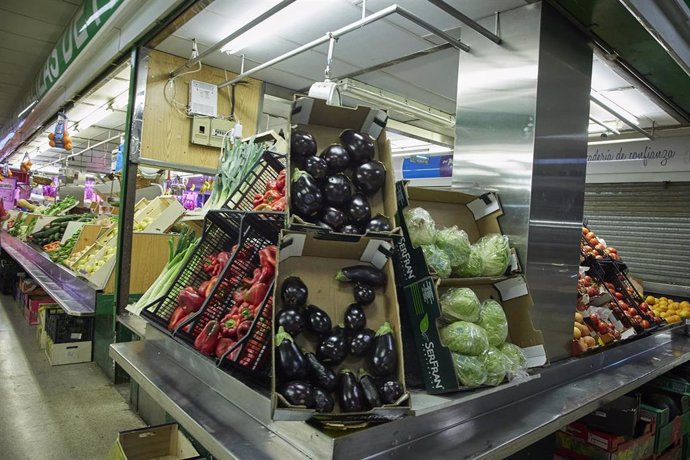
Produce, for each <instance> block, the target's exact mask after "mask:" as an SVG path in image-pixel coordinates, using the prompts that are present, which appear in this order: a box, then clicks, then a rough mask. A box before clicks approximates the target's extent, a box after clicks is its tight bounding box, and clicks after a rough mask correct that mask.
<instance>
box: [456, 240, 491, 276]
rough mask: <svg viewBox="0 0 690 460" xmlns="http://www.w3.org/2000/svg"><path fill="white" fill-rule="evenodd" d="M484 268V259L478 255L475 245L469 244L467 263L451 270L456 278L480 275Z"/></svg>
mask: <svg viewBox="0 0 690 460" xmlns="http://www.w3.org/2000/svg"><path fill="white" fill-rule="evenodd" d="M483 270H484V261H483V260H482V257H481V256H480V255H479V251H478V250H477V247H476V246H474V245H472V246H470V255H469V257H468V258H467V263H465V264H464V265H460V266H459V267H457V268H455V269H454V270H453V273H454V275H455V276H457V277H458V278H477V277H478V276H482V271H483Z"/></svg>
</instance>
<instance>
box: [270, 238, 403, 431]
mask: <svg viewBox="0 0 690 460" xmlns="http://www.w3.org/2000/svg"><path fill="white" fill-rule="evenodd" d="M391 249H392V244H391V243H390V241H389V240H384V239H374V238H368V237H364V236H357V235H351V236H350V238H349V240H348V241H339V240H332V239H328V237H327V236H325V235H324V236H321V235H317V234H314V233H303V232H294V231H286V230H284V231H283V234H282V235H281V244H280V250H279V254H278V260H279V264H278V270H277V273H276V284H275V289H276V293H275V295H274V297H273V298H274V299H275V302H276V305H275V309H274V312H278V311H280V310H281V309H282V302H281V299H280V295H279V291H280V286H282V283H283V280H284V279H285V278H287V277H288V276H298V277H300V278H301V279H302V281H303V282H304V283H305V284H306V286H307V288H308V289H309V298H308V300H307V303H309V304H313V305H317V306H318V307H320V308H321V309H323V310H324V311H325V312H326V313H328V315H329V316H330V317H331V321H332V323H333V326H335V325H337V324H338V323H342V321H343V317H344V315H345V311H346V310H347V307H348V305H349V304H351V303H353V301H354V300H353V288H354V285H353V284H352V283H344V282H338V281H336V280H335V275H336V273H337V272H338V270H340V269H342V268H344V267H348V266H352V265H359V264H362V263H364V264H366V263H370V264H372V265H374V266H376V267H378V268H381V269H382V270H383V271H384V272H385V274H386V278H387V283H386V286H385V287H381V288H377V289H376V299H375V300H374V303H373V304H371V305H368V306H366V307H365V309H364V311H365V314H366V318H367V323H366V327H367V328H370V329H372V330H374V331H376V330H377V329H378V328H379V327H380V326H381V325H383V323H385V322H388V323H390V325H391V328H392V329H393V334H394V336H395V342H396V348H397V350H396V351H397V355H398V366H397V367H398V370H397V376H396V377H397V379H398V381H399V382H400V383H401V385H403V389H404V385H405V381H404V378H403V377H404V372H405V366H404V363H403V351H402V350H403V347H402V340H401V333H400V319H399V316H398V300H397V296H396V290H395V282H394V279H393V267H392V261H391V260H390V251H391ZM273 324H274V327H275V321H274V322H273ZM274 334H275V330H274ZM295 341H296V342H297V344H298V345H299V346H300V347H301V348H302V349H305V350H307V351H314V350H315V349H316V346H317V340H316V339H315V338H313V337H309V336H308V334H307V333H302V334H299V335H298V336H297V337H295ZM273 360H274V362H275V356H274V357H273ZM365 362H366V359H365V358H356V357H354V356H348V357H347V358H346V359H345V361H343V363H342V364H340V365H338V366H335V367H333V370H334V371H335V372H336V373H337V372H338V371H339V370H340V369H342V368H348V369H351V370H352V371H353V372H358V371H359V369H361V368H366V364H365ZM272 368H273V371H274V375H273V419H274V420H307V419H309V418H310V417H312V416H313V417H315V418H316V419H318V420H319V421H321V422H322V423H325V424H329V425H331V426H333V425H336V426H338V427H345V426H347V425H349V424H358V425H359V426H361V424H362V423H363V422H368V421H371V422H374V421H377V420H378V421H383V420H393V419H397V418H400V417H402V416H404V415H405V414H406V413H407V412H409V409H410V406H409V395H408V393H407V391H405V392H404V394H403V396H402V397H401V398H400V399H399V400H398V401H396V403H395V404H391V405H385V406H382V407H380V408H376V409H373V410H371V411H368V412H353V413H347V414H342V413H339V410H338V401H337V400H338V398H335V400H336V408H335V410H334V411H333V413H332V414H316V413H315V412H314V411H313V410H312V409H306V408H303V407H294V406H291V405H290V404H289V403H288V402H287V401H286V400H285V399H284V398H283V397H282V395H280V394H279V393H277V392H276V388H275V386H276V383H277V380H276V377H275V366H272Z"/></svg>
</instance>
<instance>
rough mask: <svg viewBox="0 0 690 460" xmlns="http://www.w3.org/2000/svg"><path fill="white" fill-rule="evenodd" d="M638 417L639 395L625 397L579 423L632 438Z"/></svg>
mask: <svg viewBox="0 0 690 460" xmlns="http://www.w3.org/2000/svg"><path fill="white" fill-rule="evenodd" d="M639 416H640V394H639V393H638V394H635V395H625V396H621V397H620V398H618V399H616V400H614V401H612V402H611V403H609V404H607V405H605V406H603V407H601V408H599V409H597V410H595V411H594V412H592V413H591V414H589V415H586V416H585V417H583V418H581V419H580V420H579V421H580V422H581V423H584V424H585V425H587V426H588V427H590V428H592V429H595V430H598V431H603V432H605V433H610V434H614V435H618V436H627V437H633V436H634V435H635V427H636V426H637V421H638V419H639Z"/></svg>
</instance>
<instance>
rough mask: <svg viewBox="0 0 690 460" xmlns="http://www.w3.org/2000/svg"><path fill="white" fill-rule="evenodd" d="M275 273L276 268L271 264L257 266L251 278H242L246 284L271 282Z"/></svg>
mask: <svg viewBox="0 0 690 460" xmlns="http://www.w3.org/2000/svg"><path fill="white" fill-rule="evenodd" d="M273 275H275V270H274V269H273V267H272V266H270V265H265V266H262V267H261V268H255V269H254V274H253V276H252V277H251V278H245V279H243V280H242V282H243V283H244V284H249V285H252V284H256V283H270V282H271V280H272V279H273Z"/></svg>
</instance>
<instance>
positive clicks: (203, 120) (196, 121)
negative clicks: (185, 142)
mask: <svg viewBox="0 0 690 460" xmlns="http://www.w3.org/2000/svg"><path fill="white" fill-rule="evenodd" d="M210 136H211V119H210V118H208V117H194V118H192V139H191V141H192V144H199V145H208V144H209V140H210Z"/></svg>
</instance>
